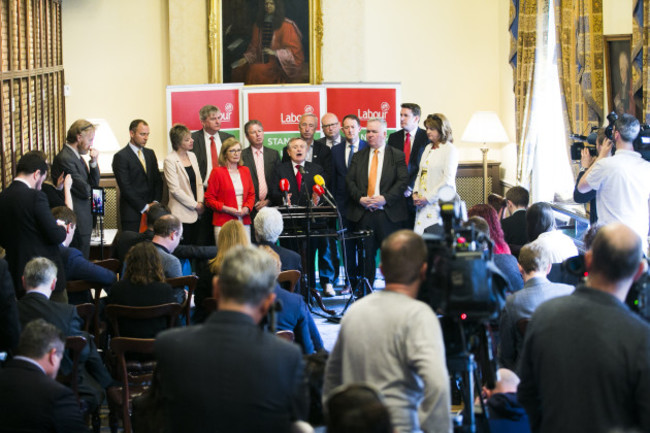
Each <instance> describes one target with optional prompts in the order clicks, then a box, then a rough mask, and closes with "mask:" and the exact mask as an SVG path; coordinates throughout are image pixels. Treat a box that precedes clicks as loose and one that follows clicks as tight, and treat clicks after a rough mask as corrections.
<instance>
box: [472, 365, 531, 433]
mask: <svg viewBox="0 0 650 433" xmlns="http://www.w3.org/2000/svg"><path fill="white" fill-rule="evenodd" d="M497 378H498V380H497V381H496V382H495V384H494V389H487V388H483V392H484V393H485V396H486V397H487V402H486V405H487V410H488V415H489V420H488V422H489V425H490V432H491V433H530V426H529V425H528V417H527V416H526V411H525V410H524V407H523V406H522V405H521V404H519V402H518V401H517V386H518V385H519V377H517V375H516V374H515V373H514V372H513V371H512V370H508V369H507V368H500V369H499V370H498V371H497Z"/></svg>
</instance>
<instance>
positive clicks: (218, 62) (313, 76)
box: [208, 0, 323, 84]
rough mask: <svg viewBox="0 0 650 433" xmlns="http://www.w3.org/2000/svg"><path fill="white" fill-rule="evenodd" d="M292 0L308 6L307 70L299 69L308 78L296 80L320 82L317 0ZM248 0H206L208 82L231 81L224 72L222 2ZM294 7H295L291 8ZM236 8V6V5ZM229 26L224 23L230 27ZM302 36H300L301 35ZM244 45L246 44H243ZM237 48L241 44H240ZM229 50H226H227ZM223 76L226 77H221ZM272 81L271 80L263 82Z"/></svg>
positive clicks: (243, 1)
mask: <svg viewBox="0 0 650 433" xmlns="http://www.w3.org/2000/svg"><path fill="white" fill-rule="evenodd" d="M292 1H293V2H294V3H298V4H300V3H303V2H304V3H306V4H307V6H308V9H307V14H308V17H303V18H305V21H306V22H308V23H309V29H308V32H304V33H307V34H308V35H309V40H308V41H307V44H306V45H307V47H308V49H307V50H305V51H306V52H307V53H308V56H305V57H306V59H307V60H306V62H305V63H307V64H308V69H309V72H308V74H307V73H303V76H307V75H308V77H309V81H300V82H296V84H320V83H322V82H323V69H322V48H323V12H322V8H321V0H292ZM247 3H251V0H248V1H247V0H209V4H208V8H209V11H208V50H209V68H210V69H209V79H210V82H211V83H224V82H233V81H231V80H228V77H225V76H226V75H228V74H227V73H224V67H227V66H230V64H229V65H225V64H224V49H223V48H222V45H223V43H224V40H225V38H224V26H223V25H222V20H223V16H224V9H223V7H224V5H226V4H228V5H238V6H237V7H239V6H241V5H243V4H247ZM292 10H295V8H292ZM237 11H238V12H239V9H237ZM251 24H252V19H251ZM231 28H232V26H228V27H226V30H227V31H230V30H231ZM303 38H304V36H303ZM232 45H234V44H232ZM246 45H247V44H246ZM230 46H231V45H229V47H230ZM240 49H241V48H240ZM228 54H230V53H228ZM224 78H226V80H225V81H224ZM267 84H273V83H267Z"/></svg>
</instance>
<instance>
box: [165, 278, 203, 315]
mask: <svg viewBox="0 0 650 433" xmlns="http://www.w3.org/2000/svg"><path fill="white" fill-rule="evenodd" d="M165 282H166V283H167V284H169V285H170V286H172V288H173V289H176V288H185V287H187V298H186V299H185V302H183V312H184V314H185V325H186V326H190V313H191V309H192V308H191V302H192V295H193V294H194V291H195V290H196V284H197V283H198V282H199V277H197V276H196V275H187V276H185V277H176V278H167V279H166V280H165Z"/></svg>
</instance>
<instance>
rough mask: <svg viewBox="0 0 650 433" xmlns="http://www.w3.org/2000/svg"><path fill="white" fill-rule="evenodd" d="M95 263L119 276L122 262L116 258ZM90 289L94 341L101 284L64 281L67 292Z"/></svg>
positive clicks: (97, 334) (83, 281)
mask: <svg viewBox="0 0 650 433" xmlns="http://www.w3.org/2000/svg"><path fill="white" fill-rule="evenodd" d="M94 263H95V264H96V265H98V266H101V267H102V268H106V269H108V270H110V271H113V272H115V273H116V274H118V276H119V272H120V269H121V266H122V264H121V263H120V261H119V260H117V259H105V260H99V261H96V262H94ZM91 290H94V291H95V295H94V297H93V302H94V303H95V314H94V316H93V327H94V330H93V331H94V335H95V341H99V333H100V327H99V299H100V298H101V296H102V285H101V284H100V283H97V282H95V281H88V280H71V281H68V282H67V283H66V291H67V292H68V293H78V292H88V293H91Z"/></svg>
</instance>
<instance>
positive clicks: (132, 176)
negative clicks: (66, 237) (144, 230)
mask: <svg viewBox="0 0 650 433" xmlns="http://www.w3.org/2000/svg"><path fill="white" fill-rule="evenodd" d="M129 134H130V136H131V140H130V141H129V144H127V145H126V147H124V148H123V149H122V150H120V151H119V152H117V153H116V154H115V156H113V173H115V180H116V181H117V185H118V186H119V188H120V221H121V229H122V230H130V231H134V232H137V231H139V229H140V222H141V220H142V214H144V213H145V212H146V211H147V209H149V206H151V205H152V204H153V203H154V202H157V201H160V199H161V198H162V188H163V185H162V177H161V176H160V170H159V168H158V160H157V159H156V154H155V153H154V151H153V150H151V149H146V148H145V145H146V144H147V140H149V125H148V124H147V122H145V121H144V120H142V119H136V120H134V121H133V122H131V125H129Z"/></svg>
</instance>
